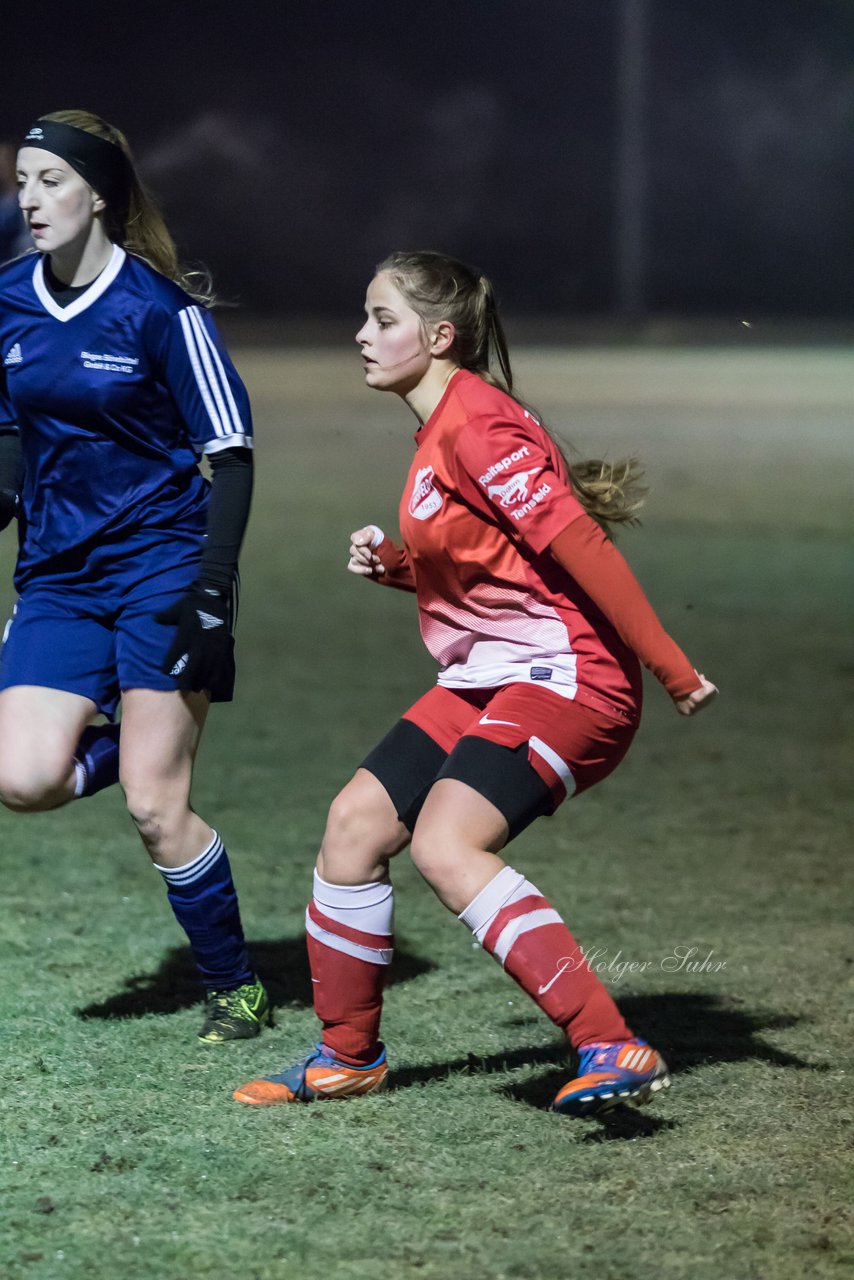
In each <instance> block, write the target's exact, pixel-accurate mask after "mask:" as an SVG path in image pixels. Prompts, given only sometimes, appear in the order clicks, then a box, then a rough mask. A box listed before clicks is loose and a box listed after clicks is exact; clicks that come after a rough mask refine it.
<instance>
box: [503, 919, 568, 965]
mask: <svg viewBox="0 0 854 1280" xmlns="http://www.w3.org/2000/svg"><path fill="white" fill-rule="evenodd" d="M547 924H563V920H562V919H561V918H560V916H559V915H558V913H557V912H556V911H554V910H553V909H552V908H551V907H541V908H539V909H538V910H537V911H529V912H528V914H527V915H524V916H516V917H515V919H513V920H511V921H510V922H509V924H506V925H505V926H504V928H503V929H502V930H501V932H500V933H499V935H498V941H497V942H496V944H495V948H494V951H493V954H494V956H495V958H496V960H500V961H501V963H502V964H504V961H505V960H506V959H507V955H508V953H509V951H510V949H511V947H512V946H513V944H514V943H515V942H516V941H517V940H518V939H519V938H520V937H521V936H522V934H523V933H530V931H531V930H532V929H542V928H543V926H544V925H547Z"/></svg>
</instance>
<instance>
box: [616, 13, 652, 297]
mask: <svg viewBox="0 0 854 1280" xmlns="http://www.w3.org/2000/svg"><path fill="white" fill-rule="evenodd" d="M650 3H651V0H619V9H618V15H617V21H618V24H619V29H618V32H617V146H616V157H615V160H616V174H615V187H616V191H615V210H614V213H615V216H614V230H615V236H614V239H615V244H614V250H615V262H614V280H615V292H616V303H617V309H618V311H619V312H620V314H621V315H625V316H640V315H643V313H644V311H645V310H646V268H647V263H646V253H647V161H646V141H647V138H646V87H647V37H648V28H649V8H650Z"/></svg>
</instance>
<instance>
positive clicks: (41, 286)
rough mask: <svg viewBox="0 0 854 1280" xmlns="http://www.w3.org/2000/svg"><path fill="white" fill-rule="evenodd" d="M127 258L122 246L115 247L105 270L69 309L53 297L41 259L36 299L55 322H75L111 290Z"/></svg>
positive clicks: (34, 273)
mask: <svg viewBox="0 0 854 1280" xmlns="http://www.w3.org/2000/svg"><path fill="white" fill-rule="evenodd" d="M126 257H127V254H126V253H125V251H124V249H123V248H122V247H121V245H118V244H114V245H113V253H112V256H111V258H110V261H109V262H108V263H107V265H106V266H105V267H104V270H103V271H102V272H101V274H100V275H99V276H97V277H96V278H95V279H94V280H93V281H92V283H91V285H90V286H89V288H88V289H87V290H86V291H85V293H81V294H80V297H79V298H75V299H74V301H73V302H70V303H69V304H68V306H67V307H61V306H60V305H59V304H58V302H57V301H56V299H55V298H54V297H53V296H52V295H51V292H50V290H49V289H48V287H47V285H46V284H45V281H44V258H43V257H39V260H38V262H37V263H36V269H35V271H34V272H33V288H34V289H35V291H36V297H37V298H38V300H39V302H40V303H41V304H42V306H43V307H44V309H45V311H47V312H48V314H49V315H52V316H53V318H54V320H62V321H63V323H64V322H65V321H66V320H73V319H74V317H75V316H79V315H80V312H81V311H85V310H86V309H87V308H88V307H91V305H92V303H93V302H97V301H98V299H99V298H100V296H101V294H102V293H104V292H105V291H106V290H107V289H109V287H110V285H111V284H112V283H113V281H114V280H115V278H116V276H117V275H118V274H119V272H120V271H121V269H122V266H123V264H124V260H125V258H126Z"/></svg>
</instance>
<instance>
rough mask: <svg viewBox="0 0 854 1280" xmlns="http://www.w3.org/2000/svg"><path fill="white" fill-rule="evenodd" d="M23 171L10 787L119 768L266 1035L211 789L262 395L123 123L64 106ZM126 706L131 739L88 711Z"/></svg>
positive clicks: (8, 699) (170, 881)
mask: <svg viewBox="0 0 854 1280" xmlns="http://www.w3.org/2000/svg"><path fill="white" fill-rule="evenodd" d="M18 184H19V191H20V197H19V198H20V206H21V210H22V213H23V216H24V220H25V222H26V225H27V227H28V229H29V232H30V234H31V236H32V238H33V241H34V243H35V247H36V249H37V250H38V252H37V253H36V254H27V255H25V256H24V257H22V258H19V259H17V260H16V261H15V262H13V263H10V264H8V265H7V266H6V267H4V268H3V269H2V271H0V357H2V374H0V527H2V524H5V523H9V521H10V520H11V519H12V517H13V516H14V515H15V514H16V513H17V514H18V518H19V523H20V551H19V556H18V563H17V569H16V573H15V586H16V588H17V591H18V603H17V605H16V608H15V612H14V615H13V617H12V619H11V621H10V622H9V624H8V625H7V627H6V632H5V636H4V644H3V649H2V654H0V800H2V802H3V804H5V805H6V806H7V807H8V808H10V809H13V810H17V811H33V810H44V809H52V808H56V807H57V806H59V805H62V804H64V803H66V802H67V801H68V800H70V799H72V798H73V797H75V796H80V795H91V794H92V793H93V792H94V791H97V790H100V789H101V787H103V786H106V785H108V784H110V783H111V782H115V781H116V780H117V779H118V778H119V777H120V779H121V784H122V787H123V788H124V791H125V795H126V797H127V803H128V808H129V810H130V813H131V816H132V817H133V819H134V822H135V823H136V825H137V828H138V830H139V833H140V836H141V837H142V841H143V843H144V845H145V847H146V849H147V851H148V853H149V855H150V856H151V858H152V861H153V862H154V864H155V866H157V868H158V870H159V871H160V872H161V874H162V875H163V878H164V880H165V881H166V886H167V891H168V897H169V901H170V903H171V905H172V908H173V910H174V912H175V915H176V918H177V920H178V922H179V923H180V924H181V926H182V927H183V928H184V930H185V932H186V934H187V936H188V938H189V941H190V945H191V947H192V950H193V954H194V957H195V960H196V963H197V965H198V968H199V972H200V974H201V977H202V980H203V982H204V984H205V987H206V989H207V992H208V1008H207V1015H206V1019H205V1023H204V1025H203V1027H202V1029H201V1031H200V1038H201V1039H203V1040H205V1041H209V1042H216V1041H222V1040H230V1039H237V1038H246V1037H247V1036H252V1035H255V1034H257V1032H258V1031H259V1030H260V1029H261V1026H262V1024H263V1023H264V1022H266V1021H268V1020H269V1007H268V1000H267V995H266V992H265V991H264V988H263V986H262V985H261V983H260V982H259V981H258V979H257V977H256V975H255V972H254V969H253V966H252V963H251V961H250V958H249V955H248V952H247V948H246V943H245V940H244V936H243V930H242V926H241V922H240V913H239V910H238V904H237V896H236V893H235V889H234V884H233V881H232V877H231V871H230V868H229V863H228V857H227V855H226V852H225V849H224V847H223V844H222V841H221V840H220V838H219V837H218V835H217V834H216V832H215V831H213V830H212V829H211V828H210V827H209V826H208V824H207V823H206V822H204V821H203V819H202V818H201V817H199V815H198V814H196V813H195V812H193V810H192V809H191V808H190V804H189V795H190V782H191V776H192V770H193V761H194V757H195V754H196V751H197V748H198V743H199V737H200V735H201V732H202V728H203V725H204V721H205V717H206V713H207V709H208V705H209V702H210V701H211V700H212V701H230V699H231V697H232V691H233V685H234V660H233V639H232V630H233V611H234V600H235V592H234V587H235V583H236V581H237V556H238V552H239V548H240V544H241V540H242V537H243V532H244V529H245V526H246V520H247V517H248V513H249V503H250V498H251V490H252V452H251V448H252V424H251V416H250V410H249V403H248V399H247V395H246V391H245V388H244V387H243V384H242V383H241V381H240V378H239V377H238V375H237V373H236V371H235V369H234V367H233V365H232V363H231V361H230V359H229V357H228V355H227V353H226V352H225V350H224V349H223V346H222V344H221V342H220V339H219V337H218V335H217V332H216V330H215V328H214V326H213V324H212V323H211V320H210V317H209V314H208V310H207V306H206V304H207V303H208V302H209V301H210V298H209V296H207V295H206V294H204V293H199V292H198V291H194V282H193V280H192V279H190V278H189V277H187V276H186V275H185V274H184V273H182V271H181V269H180V267H179V266H178V263H177V259H176V254H175V247H174V244H173V243H172V240H171V237H170V236H169V233H168V231H167V229H166V227H165V226H164V224H163V220H162V218H161V216H160V214H159V212H158V210H157V208H156V207H155V206H154V204H153V203H152V202H151V200H150V198H149V197H148V196H147V195H146V193H145V192H144V190H143V189H142V187H141V186H140V183H139V181H138V179H137V176H136V173H135V171H134V167H133V163H132V160H131V157H130V152H129V149H128V146H127V142H126V141H125V139H124V137H123V135H122V134H121V133H119V132H118V130H116V129H114V128H113V127H112V126H110V125H107V124H105V123H104V122H103V121H102V120H99V119H98V117H97V116H93V115H91V114H90V113H88V112H80V111H64V112H56V113H54V114H52V115H49V116H43V117H42V118H41V119H39V120H38V121H37V122H36V124H35V125H33V127H32V128H31V129H30V131H29V132H28V134H27V135H26V138H25V139H24V142H23V144H22V147H21V149H20V151H19V153H18ZM203 454H204V455H207V457H208V459H209V461H210V465H211V469H212V476H213V479H212V482H211V483H210V484H209V483H208V481H207V480H205V479H204V477H203V476H202V473H201V471H200V470H199V465H198V464H199V460H200V458H201V456H202V455H203ZM119 703H121V713H122V714H121V733H120V734H119V727H118V725H116V724H114V723H108V724H106V725H98V726H95V725H92V724H90V721H92V719H93V717H95V715H96V714H97V713H102V714H103V715H105V716H106V717H107V718H108V720H110V721H113V720H114V719H115V713H116V711H117V708H118V706H119Z"/></svg>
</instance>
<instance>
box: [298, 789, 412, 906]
mask: <svg viewBox="0 0 854 1280" xmlns="http://www.w3.org/2000/svg"><path fill="white" fill-rule="evenodd" d="M408 841H409V832H408V831H407V830H406V828H405V827H404V826H403V824H402V823H401V822H400V820H399V818H398V817H397V814H396V812H395V810H394V806H393V805H392V803H391V800H390V799H389V797H388V794H387V793H386V791H385V789H384V788H383V787H382V786H381V785H380V783H379V782H377V780H376V779H375V778H373V777H371V778H370V780H367V779H366V777H360V775H358V774H357V775H356V778H354V779H353V781H352V782H350V783H348V785H347V786H346V787H345V788H344V790H343V791H341V792H339V794H338V795H337V796H336V797H335V799H334V800H333V801H332V804H331V805H330V808H329V815H328V818H327V821H326V831H325V832H324V836H323V843H322V845H321V848H320V854H319V856H318V859H317V869H318V872H319V874H320V875H321V876H322V877H323V878H324V880H329V881H330V882H331V883H333V884H363V883H366V882H367V881H370V880H376V879H381V878H382V877H383V876H384V875H385V874H386V872H387V870H388V861H389V858H391V857H393V856H394V854H396V853H398V852H399V851H400V850H401V849H402V848H404V847H405V845H406V844H407V843H408Z"/></svg>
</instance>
